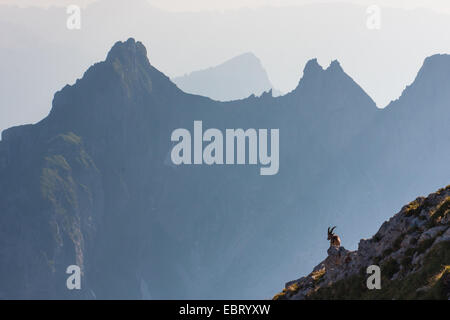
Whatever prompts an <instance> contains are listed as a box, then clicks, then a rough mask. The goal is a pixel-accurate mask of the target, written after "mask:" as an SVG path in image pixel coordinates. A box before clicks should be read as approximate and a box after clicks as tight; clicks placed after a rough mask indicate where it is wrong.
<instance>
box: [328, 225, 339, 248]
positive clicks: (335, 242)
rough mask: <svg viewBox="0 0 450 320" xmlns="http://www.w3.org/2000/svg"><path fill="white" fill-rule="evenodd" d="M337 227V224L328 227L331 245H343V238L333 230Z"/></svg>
mask: <svg viewBox="0 0 450 320" xmlns="http://www.w3.org/2000/svg"><path fill="white" fill-rule="evenodd" d="M334 229H336V226H334V227H333V228H331V229H330V228H328V240H330V246H335V247H340V246H341V238H339V236H338V235H337V234H334V233H333V231H334Z"/></svg>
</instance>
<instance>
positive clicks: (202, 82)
mask: <svg viewBox="0 0 450 320" xmlns="http://www.w3.org/2000/svg"><path fill="white" fill-rule="evenodd" d="M172 81H173V82H174V83H175V84H176V85H177V86H178V87H179V88H180V89H181V90H183V91H184V92H187V93H193V94H198V95H202V96H206V97H210V98H212V99H214V100H219V101H230V100H238V99H243V98H247V97H249V96H250V95H252V94H254V95H257V96H260V95H261V94H262V93H263V92H266V91H270V90H273V86H272V84H271V83H270V80H269V78H268V76H267V73H266V71H265V70H264V68H263V66H262V64H261V61H260V60H259V59H258V58H257V57H256V56H255V55H254V54H253V53H250V52H248V53H244V54H241V55H239V56H237V57H234V58H232V59H230V60H227V61H225V62H224V63H222V64H220V65H218V66H215V67H211V68H208V69H205V70H199V71H194V72H192V73H189V74H187V75H184V76H181V77H176V78H172ZM273 92H274V95H275V96H279V95H280V92H279V91H277V90H274V91H273Z"/></svg>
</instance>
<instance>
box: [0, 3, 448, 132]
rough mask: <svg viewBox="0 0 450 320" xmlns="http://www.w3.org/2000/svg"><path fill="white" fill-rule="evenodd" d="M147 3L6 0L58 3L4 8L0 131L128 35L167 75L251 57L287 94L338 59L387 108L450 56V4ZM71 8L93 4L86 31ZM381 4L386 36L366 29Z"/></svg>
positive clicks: (42, 107) (44, 108) (27, 117)
mask: <svg viewBox="0 0 450 320" xmlns="http://www.w3.org/2000/svg"><path fill="white" fill-rule="evenodd" d="M145 1H146V0H140V1H137V0H103V1H100V0H0V5H5V4H8V5H20V6H25V7H27V6H30V5H34V6H36V5H38V6H41V7H44V6H49V5H53V6H60V8H54V9H52V10H42V9H41V10H34V9H18V8H6V7H5V6H3V7H1V8H0V38H1V39H2V41H1V42H0V70H2V72H1V73H0V131H2V130H3V129H5V128H8V127H11V126H13V125H19V124H24V123H32V122H36V121H39V120H40V119H42V118H43V117H44V116H45V115H47V114H48V112H49V110H50V107H51V101H52V99H53V95H54V93H55V92H56V91H58V90H60V89H61V88H62V87H64V86H65V85H66V84H72V83H74V82H75V80H76V79H77V78H79V77H81V76H82V74H83V72H84V71H85V70H87V68H88V67H89V66H90V65H92V64H93V63H95V62H97V61H101V60H103V59H104V57H105V55H106V53H107V52H108V51H109V49H110V48H111V46H112V45H113V44H114V42H116V41H117V40H126V39H127V38H128V37H130V36H132V37H134V38H136V39H137V40H140V41H142V42H143V43H144V44H145V45H146V46H147V49H148V55H149V59H150V62H151V63H152V65H154V66H155V67H156V68H158V69H159V70H160V71H162V72H163V73H164V74H166V75H167V76H169V77H176V76H182V75H184V74H187V73H190V72H192V71H196V70H201V69H206V68H209V67H211V66H216V65H218V64H221V63H223V62H224V61H226V60H229V59H231V58H233V57H235V56H237V55H240V54H242V53H245V52H252V53H254V54H255V55H256V56H257V57H258V58H259V59H260V60H261V63H262V65H263V67H264V69H265V70H266V71H267V73H268V76H269V79H270V81H271V83H272V84H273V86H274V87H275V88H276V89H277V90H280V91H281V92H283V93H287V92H289V91H291V90H293V89H294V88H295V87H296V86H297V84H298V82H299V80H300V78H301V77H302V74H303V67H304V65H305V64H306V62H307V61H308V60H309V59H312V58H317V59H318V61H319V63H320V64H321V65H322V66H323V67H327V66H328V65H329V63H330V62H331V61H332V60H334V59H337V60H338V61H339V62H340V63H341V65H342V67H343V69H344V70H345V72H346V73H347V74H349V75H350V76H351V77H352V78H353V79H354V80H355V81H356V82H357V83H358V84H359V85H360V86H361V87H362V88H363V89H364V90H365V91H366V92H367V94H368V95H369V96H371V97H372V98H373V99H374V100H375V102H376V103H377V105H378V106H379V107H385V106H386V105H388V104H389V102H390V101H391V100H394V99H396V98H398V97H399V96H400V94H401V93H402V91H403V90H404V88H405V87H406V86H407V85H409V84H411V83H412V81H413V80H414V78H415V76H416V75H417V72H418V70H419V69H420V67H421V66H422V64H423V61H424V59H425V58H426V57H428V56H431V55H434V54H449V53H450V19H449V15H450V1H449V0H434V1H423V0H407V1H401V0H389V1H386V0H357V1H356V0H346V1H345V0H343V1H342V0H341V1H337V0H327V1H320V0H315V1H311V0H297V1H294V0H270V1H269V0H226V1H223V0H222V1H219V0H148V1H147V2H148V4H149V5H147V3H145ZM320 3H327V4H330V3H331V5H323V4H320ZM69 4H77V5H81V6H84V5H87V8H86V9H85V10H83V11H82V12H83V13H82V19H81V20H82V27H81V28H80V30H76V31H74V30H68V28H67V25H66V21H65V19H66V17H67V12H66V10H65V8H64V7H65V6H67V5H69ZM89 4H91V5H89ZM308 4H309V5H308ZM312 4H313V5H312ZM373 4H377V5H379V6H380V12H381V21H380V26H381V27H380V28H378V29H370V28H369V27H368V25H367V22H368V21H369V17H370V13H368V10H367V8H368V7H369V6H370V5H373ZM61 6H62V7H61ZM274 6H275V7H274ZM292 6H293V7H292ZM155 7H159V8H160V9H162V10H159V9H155ZM245 7H249V8H251V9H249V10H247V9H245ZM392 7H395V8H392ZM418 7H421V9H417V10H410V9H413V8H418ZM186 11H195V12H186ZM31 52H32V53H33V54H30V53H31ZM23 92H27V94H23Z"/></svg>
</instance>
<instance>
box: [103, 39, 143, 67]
mask: <svg viewBox="0 0 450 320" xmlns="http://www.w3.org/2000/svg"><path fill="white" fill-rule="evenodd" d="M132 58H140V59H142V58H144V59H147V49H146V48H145V46H144V45H143V44H142V42H140V41H136V40H135V39H134V38H129V39H128V40H127V41H123V42H122V41H117V42H116V43H115V44H114V46H113V47H112V48H111V50H110V51H109V53H108V55H107V57H106V61H113V60H114V59H119V60H120V61H122V62H130V59H132Z"/></svg>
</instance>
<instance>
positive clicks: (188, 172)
mask: <svg viewBox="0 0 450 320" xmlns="http://www.w3.org/2000/svg"><path fill="white" fill-rule="evenodd" d="M436 64H437V65H440V66H441V67H442V68H444V70H445V68H447V67H448V65H449V64H450V60H449V59H448V58H447V57H446V56H442V57H431V58H429V59H427V60H426V61H425V63H424V65H423V67H422V69H421V71H420V72H419V74H418V76H417V79H416V81H415V82H414V83H413V84H412V85H411V86H409V87H408V89H406V90H405V92H404V94H403V95H402V97H400V99H399V100H397V101H395V102H393V103H392V104H391V105H390V106H389V107H388V108H386V109H385V110H380V109H377V108H376V105H375V103H374V102H373V100H372V99H371V98H370V97H369V96H368V95H367V94H366V93H365V92H364V91H363V90H362V88H361V87H360V86H359V85H358V84H357V83H356V82H355V81H354V80H353V79H352V78H351V77H350V76H349V75H347V74H346V73H345V72H344V70H343V69H342V67H341V66H340V64H339V62H337V61H334V62H332V63H331V64H330V66H328V67H327V68H322V67H321V66H320V65H319V64H318V63H317V60H314V59H313V60H310V61H309V62H308V63H307V64H306V66H305V68H304V72H303V77H302V79H301V80H300V81H299V84H298V86H297V87H296V88H295V89H294V90H293V91H292V92H290V93H288V94H286V95H284V96H281V97H272V95H271V94H270V93H264V94H262V95H261V96H260V97H257V96H255V95H252V96H250V97H248V98H246V99H242V100H237V101H230V102H219V101H214V100H212V99H210V98H207V97H203V96H198V95H194V94H189V93H185V92H183V91H182V90H180V89H179V88H178V87H177V86H176V85H175V84H174V83H172V82H171V81H170V79H169V78H168V77H167V76H165V75H164V74H163V73H161V72H160V71H158V70H157V69H156V68H155V67H153V66H152V65H151V64H150V62H149V61H148V59H147V51H146V49H145V47H144V46H143V44H142V43H140V42H136V41H135V40H134V39H132V38H131V39H129V40H127V41H126V42H117V43H116V44H115V45H114V46H113V48H112V49H111V50H110V52H109V53H108V55H107V58H106V60H105V61H103V62H99V63H96V64H94V65H93V66H92V67H90V68H89V69H88V70H87V71H86V72H85V73H84V75H83V77H82V78H81V79H79V80H77V81H76V83H75V84H73V85H71V86H69V85H68V86H66V87H64V88H63V89H62V90H60V91H59V92H57V93H56V94H55V96H54V99H53V104H52V109H51V112H50V113H49V115H48V116H47V117H46V118H45V119H43V120H42V121H40V122H38V123H37V124H34V125H24V126H19V127H13V128H10V129H7V130H5V131H3V133H2V140H1V141H0V226H1V227H0V228H1V229H0V241H1V242H2V244H3V245H2V248H1V252H0V255H1V257H2V261H4V262H3V263H2V264H1V265H0V282H1V283H2V287H1V288H0V297H2V298H100V299H109V298H143V297H145V298H148V297H150V298H154V299H164V298H170V299H172V298H190V299H194V298H217V299H219V298H264V297H267V296H271V295H273V294H275V292H276V291H277V290H278V288H279V284H280V283H282V282H283V279H286V277H290V276H291V275H292V278H294V277H295V276H297V275H298V273H299V272H300V273H306V271H307V270H309V269H311V268H312V267H313V266H314V263H315V262H316V261H319V259H320V258H321V252H325V250H324V248H326V246H327V244H328V243H327V242H326V241H325V240H324V236H323V231H324V226H328V225H331V224H333V225H334V224H337V223H336V222H339V225H340V232H342V234H345V240H344V241H345V245H346V247H351V244H352V243H354V244H355V245H356V243H357V241H358V240H359V239H360V238H362V237H363V236H364V235H367V234H370V233H372V232H373V231H375V228H376V226H377V225H378V224H379V223H380V222H382V221H383V220H384V219H385V218H387V217H388V216H389V215H390V212H391V211H392V209H393V208H399V207H401V205H402V204H403V203H405V202H406V201H407V199H409V198H411V197H412V196H413V195H415V194H421V193H425V192H426V191H425V190H430V189H433V188H436V186H439V185H445V181H447V182H448V180H449V178H450V174H449V173H448V170H447V167H448V163H449V160H450V151H449V149H448V141H449V139H448V137H449V126H448V124H449V119H450V109H449V108H448V104H447V102H448V101H449V100H448V98H449V97H448V92H449V90H448V88H449V87H450V79H449V77H450V76H448V75H449V73H445V72H442V71H441V70H442V69H441V68H440V67H436ZM195 120H202V121H203V125H204V127H205V129H206V127H208V128H219V129H221V130H225V129H227V128H243V129H247V128H267V129H271V128H278V129H279V130H280V170H279V173H278V174H277V175H274V176H260V175H259V168H258V167H257V166H240V165H235V166H207V165H201V166H175V165H173V164H172V163H171V162H170V151H171V149H172V146H173V143H172V142H171V141H170V136H171V133H172V131H173V130H175V129H177V128H187V129H189V130H192V125H193V122H194V121H195ZM349 244H350V245H349ZM72 264H77V265H79V266H80V267H81V269H82V272H83V277H82V290H79V291H77V290H73V291H69V290H67V288H66V278H67V276H68V275H67V274H66V273H65V271H66V268H67V266H69V265H72Z"/></svg>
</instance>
